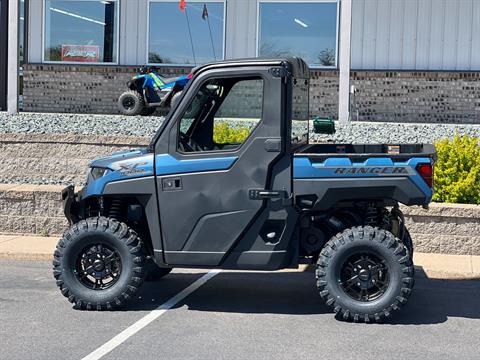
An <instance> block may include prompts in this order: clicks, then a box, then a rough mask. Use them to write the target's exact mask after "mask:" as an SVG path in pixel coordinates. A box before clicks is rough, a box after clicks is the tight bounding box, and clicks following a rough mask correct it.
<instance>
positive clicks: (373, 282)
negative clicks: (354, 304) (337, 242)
mask: <svg viewBox="0 0 480 360" xmlns="http://www.w3.org/2000/svg"><path fill="white" fill-rule="evenodd" d="M389 282H390V276H389V271H388V266H387V264H386V262H385V259H381V258H380V257H379V256H378V255H377V254H373V253H372V252H369V251H365V252H361V253H357V254H353V255H351V256H350V257H348V259H347V260H346V261H345V262H344V263H343V265H342V267H341V270H340V276H339V285H340V286H341V287H342V289H343V291H344V292H345V293H346V294H347V295H348V296H350V297H351V298H352V299H354V300H358V301H363V302H368V301H373V300H376V299H378V298H379V297H380V296H382V295H383V294H384V293H385V292H386V290H387V289H388V285H389Z"/></svg>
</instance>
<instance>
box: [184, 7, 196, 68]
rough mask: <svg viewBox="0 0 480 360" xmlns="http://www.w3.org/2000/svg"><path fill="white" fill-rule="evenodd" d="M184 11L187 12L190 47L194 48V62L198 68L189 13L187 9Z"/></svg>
mask: <svg viewBox="0 0 480 360" xmlns="http://www.w3.org/2000/svg"><path fill="white" fill-rule="evenodd" d="M184 11H185V18H186V19H187V27H188V35H189V36H190V45H191V46H192V55H193V62H194V63H195V66H197V58H196V56H195V48H194V46H193V38H192V31H191V30H190V20H189V18H188V12H187V8H186V7H185V9H184Z"/></svg>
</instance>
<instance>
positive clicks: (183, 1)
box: [178, 0, 187, 12]
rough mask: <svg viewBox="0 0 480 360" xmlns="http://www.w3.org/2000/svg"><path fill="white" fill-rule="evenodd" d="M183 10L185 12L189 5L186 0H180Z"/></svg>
mask: <svg viewBox="0 0 480 360" xmlns="http://www.w3.org/2000/svg"><path fill="white" fill-rule="evenodd" d="M178 7H179V8H180V11H181V12H185V8H186V7H187V3H186V2H185V0H180V5H179V6H178Z"/></svg>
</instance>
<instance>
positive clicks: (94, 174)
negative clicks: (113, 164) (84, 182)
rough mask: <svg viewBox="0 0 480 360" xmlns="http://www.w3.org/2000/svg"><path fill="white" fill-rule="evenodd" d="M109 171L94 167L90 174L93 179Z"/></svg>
mask: <svg viewBox="0 0 480 360" xmlns="http://www.w3.org/2000/svg"><path fill="white" fill-rule="evenodd" d="M109 172H110V169H107V168H99V167H94V168H92V171H91V172H90V174H91V175H92V178H93V180H97V179H100V178H101V177H102V176H105V175H107V174H108V173H109Z"/></svg>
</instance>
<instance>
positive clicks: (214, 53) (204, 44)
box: [148, 1, 225, 65]
mask: <svg viewBox="0 0 480 360" xmlns="http://www.w3.org/2000/svg"><path fill="white" fill-rule="evenodd" d="M224 12H225V5H224V2H223V1H221V2H219V1H207V2H204V1H186V7H185V10H184V11H181V10H180V8H179V2H178V1H174V2H172V1H170V2H166V1H151V2H150V5H149V29H148V39H149V40H148V63H150V64H177V65H198V64H204V63H207V62H210V61H214V60H221V59H223V43H224V40H223V37H224Z"/></svg>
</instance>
